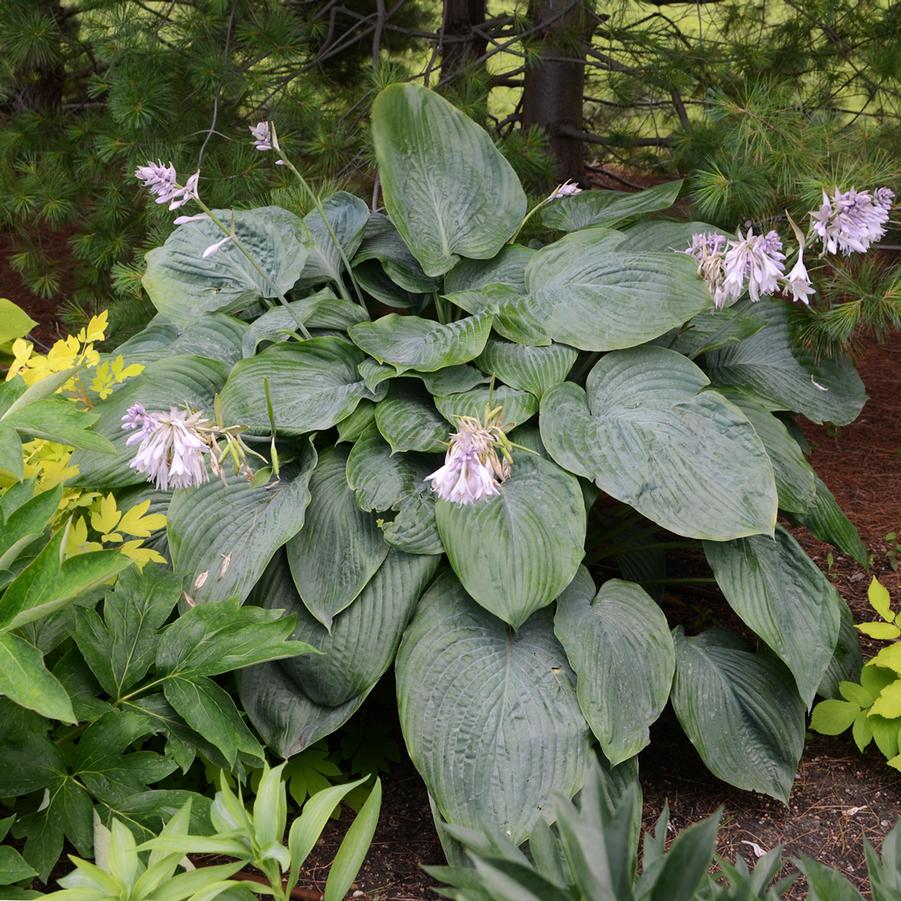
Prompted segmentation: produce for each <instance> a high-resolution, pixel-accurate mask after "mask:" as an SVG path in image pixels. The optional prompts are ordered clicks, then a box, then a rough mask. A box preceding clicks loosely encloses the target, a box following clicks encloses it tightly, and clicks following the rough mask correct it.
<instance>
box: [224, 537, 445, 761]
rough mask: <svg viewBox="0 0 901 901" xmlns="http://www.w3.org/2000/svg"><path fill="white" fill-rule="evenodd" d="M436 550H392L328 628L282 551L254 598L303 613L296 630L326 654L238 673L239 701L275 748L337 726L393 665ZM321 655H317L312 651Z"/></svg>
mask: <svg viewBox="0 0 901 901" xmlns="http://www.w3.org/2000/svg"><path fill="white" fill-rule="evenodd" d="M438 564H439V560H438V558H437V557H420V556H413V555H410V554H403V553H400V552H399V551H391V552H390V553H389V554H388V556H387V558H386V559H385V562H384V563H383V564H382V565H381V567H380V568H379V570H378V572H377V573H376V574H375V576H373V578H372V580H371V581H370V582H369V584H368V585H367V586H366V587H365V588H364V589H363V591H362V593H361V594H360V597H359V598H357V600H356V601H355V602H354V603H353V604H351V606H350V607H348V608H347V609H346V610H343V611H342V612H341V613H339V614H337V615H336V616H335V618H334V620H333V622H332V628H331V632H328V631H327V630H326V629H325V628H324V627H323V626H322V625H321V624H319V623H318V622H316V620H315V619H313V617H312V616H311V615H310V614H309V612H308V611H307V609H306V607H305V605H304V603H303V601H301V599H300V596H299V595H298V594H297V590H296V588H295V586H294V582H293V580H292V579H291V574H290V572H289V570H288V566H287V562H286V560H285V559H284V557H283V556H282V555H281V554H279V555H278V556H277V557H276V558H275V559H274V560H273V561H272V563H271V564H270V565H269V568H268V569H267V571H266V573H265V574H264V576H263V578H262V579H261V580H260V582H259V583H258V585H257V587H256V588H255V589H254V593H253V600H254V601H255V602H256V603H259V604H262V605H263V606H266V607H270V608H272V609H281V610H286V611H289V612H291V613H294V614H295V616H296V617H297V628H296V629H295V632H294V636H293V637H294V638H296V639H300V640H302V641H305V642H307V643H308V644H311V645H312V646H313V647H315V648H316V649H318V650H319V651H320V652H321V654H319V655H310V656H309V659H308V660H307V661H306V663H303V662H302V659H301V658H300V657H297V658H295V659H293V660H285V661H281V662H280V663H273V664H265V665H264V666H259V667H253V668H251V669H250V670H245V671H243V672H242V673H241V674H240V679H239V685H240V692H241V701H242V703H243V704H244V707H245V709H246V710H247V711H248V714H249V715H250V718H251V721H252V722H253V723H254V725H255V726H256V727H257V729H258V730H259V732H260V734H261V735H262V736H263V738H264V739H265V740H266V743H267V744H269V745H270V747H272V748H273V749H274V750H275V751H276V752H278V753H280V754H282V755H284V756H289V755H291V754H297V753H299V752H300V751H302V750H303V749H304V748H306V747H309V746H310V745H311V744H313V743H314V742H316V741H318V740H319V739H320V738H322V737H323V736H325V735H328V734H329V733H331V732H333V731H334V730H335V729H337V728H339V727H340V726H341V725H342V724H343V723H344V722H345V721H346V720H347V719H348V717H350V716H351V714H352V713H353V712H354V711H355V710H356V709H357V707H359V705H360V704H361V703H362V702H363V699H364V698H365V697H366V695H368V694H369V692H370V691H371V690H372V688H373V686H374V685H375V684H376V682H377V681H378V680H379V679H380V678H381V676H382V675H383V673H384V672H385V670H386V669H387V668H388V667H389V666H390V665H391V662H392V661H393V659H394V655H395V654H396V653H397V647H398V645H399V644H400V639H401V633H402V632H403V630H404V628H405V627H406V625H407V623H408V622H409V620H410V617H411V616H412V615H413V610H414V608H415V607H416V604H417V602H418V601H419V598H420V596H421V594H422V592H423V590H424V589H425V587H426V585H428V583H429V582H430V581H431V579H432V577H433V576H434V574H435V571H436V570H437V569H438ZM314 658H315V659H314Z"/></svg>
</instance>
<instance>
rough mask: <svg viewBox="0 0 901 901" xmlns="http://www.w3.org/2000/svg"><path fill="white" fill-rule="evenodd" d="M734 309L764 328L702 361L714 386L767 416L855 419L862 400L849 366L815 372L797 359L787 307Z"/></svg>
mask: <svg viewBox="0 0 901 901" xmlns="http://www.w3.org/2000/svg"><path fill="white" fill-rule="evenodd" d="M733 309H737V310H743V311H747V312H750V313H752V314H753V315H754V316H756V317H757V318H759V319H761V320H762V321H763V322H764V323H765V327H764V328H763V329H761V330H760V331H759V332H757V333H756V334H754V335H752V336H751V337H750V338H745V339H744V340H743V341H740V342H738V343H737V344H733V345H730V346H729V347H723V348H720V349H719V350H716V351H713V352H712V353H709V354H707V355H706V356H705V357H704V359H703V361H702V365H703V367H704V369H705V370H706V371H707V373H708V374H709V376H710V380H711V381H712V382H713V384H714V385H717V386H722V387H724V388H725V387H728V388H738V389H740V390H742V391H746V392H747V393H749V394H751V395H752V396H755V397H756V398H757V399H759V400H760V401H762V402H763V403H764V404H765V405H766V406H767V407H768V408H769V409H770V410H793V411H794V412H795V413H800V414H802V415H803V416H806V417H807V418H808V419H809V420H811V422H834V423H835V424H836V425H847V424H848V423H849V422H852V421H853V420H855V419H856V418H857V415H858V414H859V413H860V411H861V410H862V409H863V405H864V403H865V402H866V399H867V395H866V393H865V391H864V386H863V382H861V380H860V376H859V375H858V374H857V370H856V369H855V368H854V364H853V363H852V362H851V360H850V359H849V358H848V357H844V356H843V357H841V358H839V359H835V360H823V361H822V362H821V363H819V364H818V365H816V366H814V365H812V364H810V363H808V362H807V361H804V360H801V359H799V358H798V357H797V356H796V351H795V346H796V345H795V342H794V341H793V340H792V336H791V327H790V324H789V314H790V312H791V310H790V305H789V304H787V303H785V302H783V301H778V300H771V299H766V298H765V299H764V300H762V301H760V303H758V304H756V305H752V304H751V303H750V301H748V300H743V301H739V303H738V304H736V305H735V307H734V308H733Z"/></svg>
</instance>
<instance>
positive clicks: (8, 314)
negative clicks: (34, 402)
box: [0, 297, 37, 882]
mask: <svg viewBox="0 0 901 901" xmlns="http://www.w3.org/2000/svg"><path fill="white" fill-rule="evenodd" d="M36 325H37V323H36V322H35V321H34V320H33V319H32V318H31V316H29V315H28V314H27V313H26V312H25V310H23V309H22V308H21V307H20V306H18V305H17V304H14V303H13V302H12V301H11V300H7V299H6V298H5V297H0V344H8V343H9V342H10V341H14V340H15V339H16V338H23V337H25V335H27V334H28V333H29V332H30V331H31V330H32V329H33V328H34V327H35V326H36ZM11 881H12V882H16V881H17V880H15V879H13V880H11Z"/></svg>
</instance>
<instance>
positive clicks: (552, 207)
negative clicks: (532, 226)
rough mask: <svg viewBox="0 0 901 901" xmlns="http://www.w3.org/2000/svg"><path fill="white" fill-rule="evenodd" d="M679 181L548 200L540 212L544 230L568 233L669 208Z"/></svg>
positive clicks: (678, 186) (615, 223)
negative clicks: (635, 188) (638, 189)
mask: <svg viewBox="0 0 901 901" xmlns="http://www.w3.org/2000/svg"><path fill="white" fill-rule="evenodd" d="M682 184H683V182H682V180H681V179H679V181H668V182H664V183H663V184H662V185H654V187H653V188H647V189H646V190H644V191H636V192H628V191H583V192H582V193H581V194H576V195H574V196H572V197H564V198H562V199H560V200H555V201H552V202H551V203H550V204H548V206H546V207H545V208H544V209H543V210H542V211H541V222H542V224H544V225H546V226H547V227H548V228H556V229H559V230H560V231H566V232H572V231H576V230H577V229H580V228H588V227H589V226H592V225H606V226H615V225H617V224H618V223H620V222H622V221H623V220H624V219H629V218H631V217H632V216H642V215H644V214H645V213H653V212H655V211H656V210H665V209H666V208H667V207H671V206H672V205H673V204H674V203H675V202H676V198H677V197H678V196H679V191H680V190H682Z"/></svg>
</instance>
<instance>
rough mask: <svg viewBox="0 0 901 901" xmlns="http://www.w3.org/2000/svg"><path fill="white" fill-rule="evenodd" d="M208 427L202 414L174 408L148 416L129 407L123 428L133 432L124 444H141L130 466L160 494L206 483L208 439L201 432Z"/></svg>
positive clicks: (143, 410)
mask: <svg viewBox="0 0 901 901" xmlns="http://www.w3.org/2000/svg"><path fill="white" fill-rule="evenodd" d="M207 425H208V423H207V421H206V420H205V419H204V417H203V414H202V413H190V412H187V411H185V410H179V409H177V408H175V407H173V408H172V409H170V410H169V412H168V413H147V412H146V410H145V409H144V407H143V406H142V405H140V404H135V405H134V406H133V407H129V409H128V411H127V412H126V413H125V415H124V416H123V417H122V428H123V429H126V430H129V431H135V434H134V435H131V436H130V437H129V438H128V440H127V441H126V442H125V443H126V444H127V445H131V444H135V443H138V442H140V444H139V446H138V452H137V454H136V455H135V458H134V460H132V461H131V463H130V464H129V466H130V467H131V468H132V469H135V470H137V471H138V472H142V473H144V474H145V475H146V476H147V479H148V481H152V482H153V483H154V484H155V485H156V487H157V488H158V489H159V490H160V491H169V490H172V489H175V488H190V487H191V486H193V485H202V484H203V483H204V482H206V481H207V480H208V479H209V475H208V473H207V469H206V461H205V459H204V455H205V454H207V453H209V450H210V447H209V442H208V439H206V438H205V437H204V435H203V434H202V433H201V430H202V429H204V428H205V427H206V426H207Z"/></svg>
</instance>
